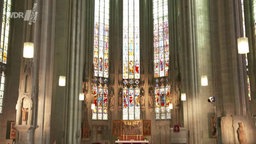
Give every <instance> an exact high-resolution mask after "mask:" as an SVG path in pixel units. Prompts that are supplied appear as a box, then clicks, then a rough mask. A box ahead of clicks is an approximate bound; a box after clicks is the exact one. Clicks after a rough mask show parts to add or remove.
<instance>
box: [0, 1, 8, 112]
mask: <svg viewBox="0 0 256 144" xmlns="http://www.w3.org/2000/svg"><path fill="white" fill-rule="evenodd" d="M10 12H11V0H4V1H3V13H2V24H1V31H0V32H1V38H0V64H1V84H0V113H2V107H3V98H4V85H5V75H4V69H5V68H4V67H5V66H6V63H7V51H8V45H9V31H10Z"/></svg>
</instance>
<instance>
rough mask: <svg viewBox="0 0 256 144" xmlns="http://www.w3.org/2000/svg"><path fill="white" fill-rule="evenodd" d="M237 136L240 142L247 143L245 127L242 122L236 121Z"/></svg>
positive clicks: (241, 143)
mask: <svg viewBox="0 0 256 144" xmlns="http://www.w3.org/2000/svg"><path fill="white" fill-rule="evenodd" d="M237 137H238V141H239V143H240V144H247V139H246V133H245V127H244V124H243V122H238V129H237Z"/></svg>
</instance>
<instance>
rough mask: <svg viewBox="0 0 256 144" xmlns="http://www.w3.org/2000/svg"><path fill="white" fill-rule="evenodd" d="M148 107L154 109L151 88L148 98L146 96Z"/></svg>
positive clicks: (152, 90)
mask: <svg viewBox="0 0 256 144" xmlns="http://www.w3.org/2000/svg"><path fill="white" fill-rule="evenodd" d="M148 107H149V108H153V107H154V89H153V88H152V87H151V88H149V96H148Z"/></svg>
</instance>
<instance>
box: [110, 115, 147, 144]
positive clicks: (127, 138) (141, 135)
mask: <svg viewBox="0 0 256 144" xmlns="http://www.w3.org/2000/svg"><path fill="white" fill-rule="evenodd" d="M112 130H113V131H112V134H113V135H114V136H116V137H117V139H118V140H116V141H115V143H117V144H118V143H120V144H143V143H144V144H147V143H149V141H148V140H146V139H145V136H151V121H150V120H114V121H113V128H112Z"/></svg>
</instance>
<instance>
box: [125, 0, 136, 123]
mask: <svg viewBox="0 0 256 144" xmlns="http://www.w3.org/2000/svg"><path fill="white" fill-rule="evenodd" d="M139 2H140V1H139V0H123V81H124V87H123V93H122V95H123V107H122V108H123V119H124V120H134V119H140V89H139V86H138V84H139V79H140V31H139V30H140V23H139V20H140V18H139V15H140V13H139V10H140V9H139Z"/></svg>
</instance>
